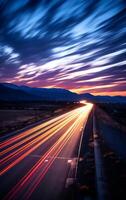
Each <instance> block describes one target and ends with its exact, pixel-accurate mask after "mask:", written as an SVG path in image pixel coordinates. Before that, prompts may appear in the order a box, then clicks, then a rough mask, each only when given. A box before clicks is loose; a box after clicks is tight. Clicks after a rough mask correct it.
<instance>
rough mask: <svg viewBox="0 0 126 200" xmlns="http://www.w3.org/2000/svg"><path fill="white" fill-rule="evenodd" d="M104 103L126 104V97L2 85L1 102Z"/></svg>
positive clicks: (0, 89)
mask: <svg viewBox="0 0 126 200" xmlns="http://www.w3.org/2000/svg"><path fill="white" fill-rule="evenodd" d="M81 100H88V101H91V102H103V103H126V96H114V97H111V96H93V95H92V94H89V93H84V94H76V93H73V92H71V91H69V90H66V89H61V88H34V87H28V86H24V85H22V86H17V85H15V84H11V83H0V101H68V102H73V101H81Z"/></svg>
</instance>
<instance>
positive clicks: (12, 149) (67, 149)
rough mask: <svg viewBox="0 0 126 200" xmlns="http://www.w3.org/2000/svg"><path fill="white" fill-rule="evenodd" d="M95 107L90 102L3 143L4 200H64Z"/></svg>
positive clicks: (1, 178) (1, 176)
mask: <svg viewBox="0 0 126 200" xmlns="http://www.w3.org/2000/svg"><path fill="white" fill-rule="evenodd" d="M92 107H93V105H92V104H89V103H87V104H86V105H85V106H83V107H81V108H77V109H74V110H72V111H70V112H67V113H65V114H63V115H61V116H59V117H55V118H54V119H51V120H49V121H47V122H44V123H42V124H40V125H37V126H35V127H32V128H30V129H28V130H25V131H23V132H20V133H19V134H17V135H15V136H11V137H9V138H7V139H5V140H4V141H2V143H1V147H0V157H1V162H0V183H2V184H1V198H2V199H6V200H16V199H17V200H27V199H32V200H34V199H36V200H39V199H42V200H53V199H61V198H62V194H63V190H64V187H65V184H66V180H67V178H68V175H69V172H70V167H71V165H72V163H73V160H75V159H74V158H76V157H77V155H78V149H79V144H80V140H81V134H83V131H82V129H83V127H84V126H85V125H86V122H87V119H88V116H89V114H90V112H91V110H92Z"/></svg>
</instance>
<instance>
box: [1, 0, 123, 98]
mask: <svg viewBox="0 0 126 200" xmlns="http://www.w3.org/2000/svg"><path fill="white" fill-rule="evenodd" d="M0 21H1V23H0V81H1V82H10V83H16V84H19V85H23V84H25V85H29V86H33V87H49V88H50V87H61V88H66V89H69V90H71V91H74V92H78V93H85V92H90V93H92V94H102V95H103V94H104V95H106V94H109V95H126V89H125V88H126V2H125V1H124V0H116V1H113V0H88V1H86V0H62V1H61V0H55V1H54V0H43V1H40V0H35V1H33V0H25V1H22V0H12V1H9V0H0Z"/></svg>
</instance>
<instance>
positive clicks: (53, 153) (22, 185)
mask: <svg viewBox="0 0 126 200" xmlns="http://www.w3.org/2000/svg"><path fill="white" fill-rule="evenodd" d="M92 106H93V105H91V104H89V105H87V106H85V107H83V108H81V109H80V110H79V111H78V118H77V119H75V122H74V123H73V124H72V126H70V128H69V129H68V130H67V131H66V132H65V133H64V134H63V135H61V136H60V138H59V139H58V140H57V141H56V142H55V144H54V145H53V146H52V147H51V148H50V149H49V150H48V151H47V152H46V153H45V154H44V155H43V156H42V157H41V158H40V159H39V161H38V162H37V163H36V164H35V165H34V166H33V167H32V168H31V169H30V170H29V172H28V173H27V174H26V175H25V176H24V177H23V178H22V179H21V180H20V181H19V182H18V183H17V184H16V185H15V186H14V187H13V188H12V190H11V191H10V192H9V193H8V195H7V196H6V197H5V199H6V200H7V199H8V200H12V199H16V198H17V195H19V194H20V193H22V192H23V191H24V190H25V192H24V193H23V199H25V200H27V199H29V198H30V196H31V195H32V193H33V192H34V190H35V189H36V187H37V186H38V185H39V183H40V182H41V181H42V179H43V178H44V176H45V175H46V173H47V172H48V170H49V169H50V167H51V165H52V164H53V162H54V160H55V159H56V157H57V156H58V155H59V153H60V152H61V151H62V150H63V148H64V147H65V145H66V144H67V143H68V141H69V140H70V139H71V137H72V136H73V135H76V134H80V127H82V125H83V123H84V122H85V120H86V119H87V117H88V115H89V113H90V111H91V109H92ZM62 128H63V127H62ZM47 158H50V159H49V162H46V163H45V160H46V159H47Z"/></svg>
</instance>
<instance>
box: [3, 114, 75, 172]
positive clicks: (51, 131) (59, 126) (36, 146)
mask: <svg viewBox="0 0 126 200" xmlns="http://www.w3.org/2000/svg"><path fill="white" fill-rule="evenodd" d="M78 115H79V113H78V112H77V113H75V114H74V115H73V116H71V117H69V118H68V119H66V120H64V121H63V122H62V123H60V124H58V125H57V126H55V128H52V129H51V130H50V131H48V132H46V133H45V135H44V134H43V135H41V136H39V137H38V138H36V139H34V140H33V141H31V142H30V143H28V144H26V145H24V146H23V147H20V149H18V150H16V151H14V152H12V153H10V154H9V155H7V156H6V157H4V158H3V159H1V163H0V166H1V165H3V164H5V163H7V162H8V161H10V160H11V159H12V158H14V157H17V156H18V158H15V160H14V161H13V160H12V161H11V163H9V165H8V166H6V167H4V169H2V170H1V171H0V175H2V174H3V173H5V172H7V171H8V170H9V169H11V168H12V167H14V166H15V165H16V164H17V163H19V162H20V161H21V160H22V159H24V158H25V157H26V156H28V155H29V154H30V153H31V152H33V151H34V150H35V149H37V148H38V147H39V146H40V145H42V144H43V143H44V142H46V141H47V140H48V139H49V138H50V137H52V136H53V135H54V134H55V133H57V132H58V131H59V130H61V129H62V128H63V127H65V126H66V125H67V124H68V123H69V122H70V121H71V120H73V119H74V118H75V117H77V116H78ZM44 137H45V138H44ZM40 140H41V141H40ZM36 142H39V143H37V144H36V145H35V146H33V147H32V148H31V149H29V150H27V149H28V148H29V147H31V146H32V145H33V144H35V143H36ZM26 150H27V152H25V153H24V154H23V155H21V156H20V153H22V152H23V151H26Z"/></svg>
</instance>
